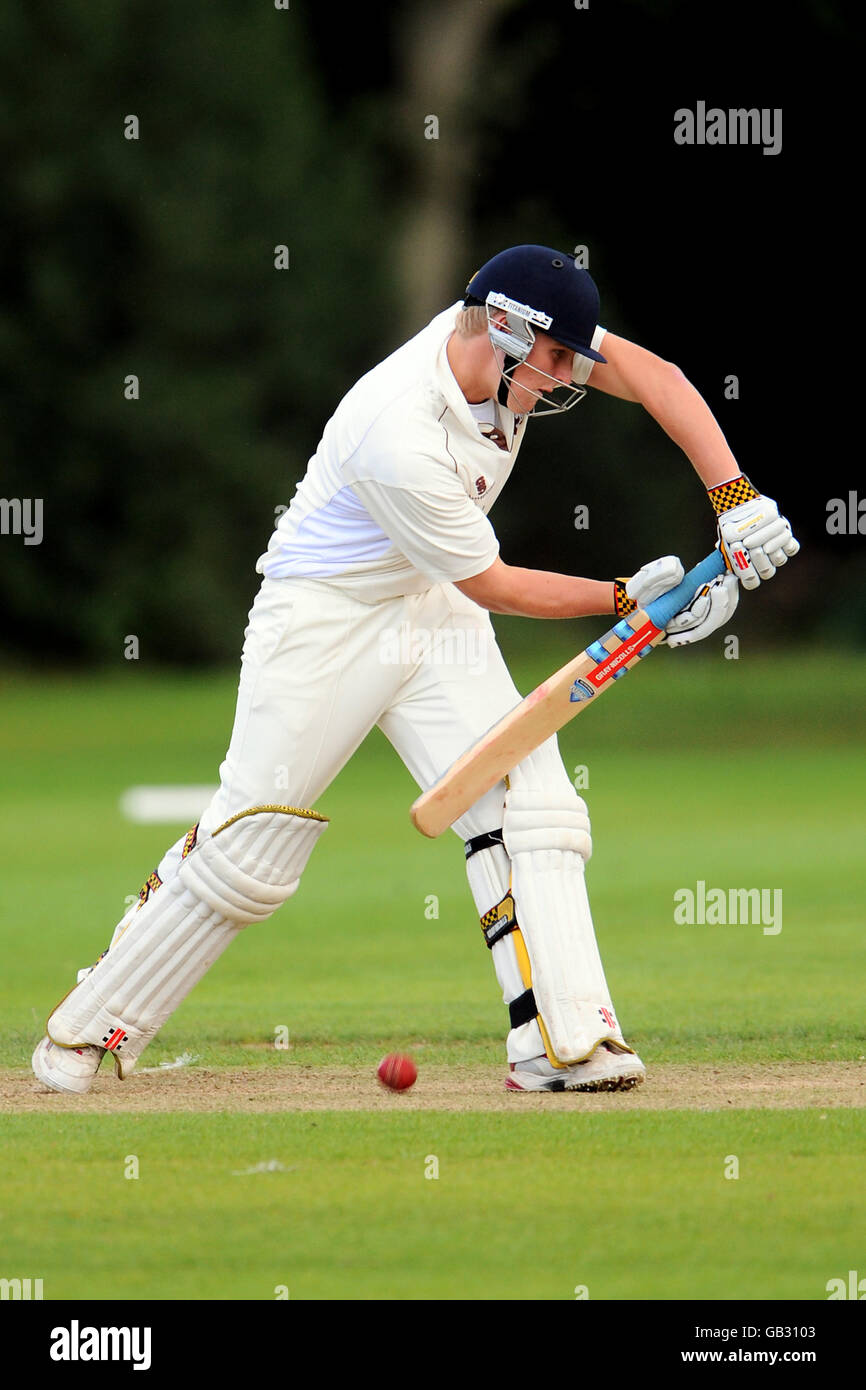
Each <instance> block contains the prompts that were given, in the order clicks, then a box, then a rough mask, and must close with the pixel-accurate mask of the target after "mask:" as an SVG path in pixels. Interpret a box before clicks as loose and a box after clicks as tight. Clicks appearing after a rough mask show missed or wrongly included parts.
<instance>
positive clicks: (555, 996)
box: [502, 778, 631, 1064]
mask: <svg viewBox="0 0 866 1390" xmlns="http://www.w3.org/2000/svg"><path fill="white" fill-rule="evenodd" d="M515 782H517V785H515ZM502 828H503V839H504V843H505V848H506V850H507V851H508V855H509V858H510V859H511V865H512V881H511V888H512V893H513V896H514V902H515V909H516V915H517V920H518V923H519V927H520V932H521V934H522V937H523V941H524V944H525V946H526V952H527V955H528V957H529V962H530V966H531V974H532V994H533V995H534V1003H535V1006H536V1008H537V1012H538V1016H539V1018H540V1020H541V1024H542V1025H543V1029H542V1032H544V1031H546V1033H547V1038H548V1040H549V1048H547V1049H546V1050H547V1051H548V1055H550V1052H552V1053H553V1056H552V1057H551V1060H552V1061H555V1062H560V1063H563V1064H570V1063H573V1062H579V1061H582V1060H583V1059H584V1058H585V1057H588V1056H589V1055H590V1053H592V1051H593V1050H594V1049H595V1048H596V1047H597V1046H598V1044H599V1043H600V1042H602V1041H604V1040H609V1041H611V1042H614V1043H616V1044H617V1046H619V1047H621V1048H622V1049H623V1050H624V1051H628V1052H630V1051H631V1048H629V1047H628V1046H627V1044H626V1043H625V1041H624V1039H623V1036H622V1033H621V1031H620V1028H619V1024H618V1023H617V1020H616V1015H615V1013H614V1009H613V1004H612V1003H611V998H610V992H609V990H608V987H607V982H606V980H605V976H604V970H603V968H602V964H601V957H600V955H599V952H598V945H597V943H596V939H595V929H594V927H593V922H592V916H591V913H590V909H589V900H588V898H587V893H586V882H585V877H584V870H585V859H586V858H588V856H589V852H590V850H591V842H590V840H589V820H588V817H587V814H586V806H585V804H584V802H583V801H582V799H581V798H580V797H579V796H578V795H577V793H576V792H575V791H574V789H573V788H571V787H570V785H569V786H568V787H564V786H562V784H560V785H558V786H557V787H556V788H555V789H553V790H537V789H534V788H532V787H527V786H526V785H525V784H524V779H522V778H521V779H518V778H513V779H512V785H511V787H510V789H509V791H508V793H507V795H506V799H505V815H504V817H503V822H502Z"/></svg>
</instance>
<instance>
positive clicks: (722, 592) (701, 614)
mask: <svg viewBox="0 0 866 1390" xmlns="http://www.w3.org/2000/svg"><path fill="white" fill-rule="evenodd" d="M739 601H740V583H739V580H738V579H737V578H736V576H735V575H733V574H722V575H720V576H719V578H718V579H714V580H713V582H712V583H711V584H707V585H706V586H705V588H703V589H701V590H700V591H699V592H698V593H697V594H695V597H694V598H693V599H692V601H691V603H690V604H689V605H688V606H687V607H686V608H684V609H683V610H682V612H681V613H678V614H677V615H676V617H675V618H672V619H671V621H670V622H669V623H668V625H667V627H666V628H665V634H666V639H667V644H668V646H669V647H685V646H688V644H689V643H691V642H700V641H702V640H703V638H704V637H709V635H710V633H711V632H715V631H716V629H717V628H720V627H722V626H723V625H724V624H725V623H727V622H728V621H729V620H730V619H731V617H732V616H733V614H734V612H735V610H736V607H737V604H738V603H739Z"/></svg>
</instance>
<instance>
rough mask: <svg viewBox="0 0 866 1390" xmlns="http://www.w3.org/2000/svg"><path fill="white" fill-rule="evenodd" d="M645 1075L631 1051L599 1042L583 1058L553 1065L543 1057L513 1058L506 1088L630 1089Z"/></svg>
mask: <svg viewBox="0 0 866 1390" xmlns="http://www.w3.org/2000/svg"><path fill="white" fill-rule="evenodd" d="M645 1076H646V1067H645V1066H644V1064H643V1062H642V1061H641V1059H640V1058H639V1057H638V1056H637V1055H636V1053H634V1052H620V1051H619V1050H618V1049H617V1048H615V1047H611V1045H610V1043H606V1042H603V1043H599V1045H598V1047H597V1048H596V1049H595V1051H594V1052H593V1053H591V1054H590V1056H589V1057H587V1059H586V1061H584V1062H575V1063H574V1064H573V1065H572V1066H570V1067H555V1066H553V1064H552V1063H551V1062H549V1061H548V1060H547V1058H546V1057H535V1058H534V1059H533V1060H532V1061H531V1062H512V1063H511V1070H510V1072H509V1074H508V1079H507V1080H506V1082H505V1089H506V1090H507V1091H630V1090H632V1089H633V1088H634V1087H635V1086H639V1085H640V1084H641V1082H642V1081H643V1079H644V1077H645Z"/></svg>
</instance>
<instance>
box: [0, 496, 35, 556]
mask: <svg viewBox="0 0 866 1390" xmlns="http://www.w3.org/2000/svg"><path fill="white" fill-rule="evenodd" d="M0 536H23V537H24V544H25V545H41V544H42V498H41V497H0Z"/></svg>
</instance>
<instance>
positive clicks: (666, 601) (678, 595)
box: [644, 550, 727, 628]
mask: <svg viewBox="0 0 866 1390" xmlns="http://www.w3.org/2000/svg"><path fill="white" fill-rule="evenodd" d="M726 569H727V565H726V564H725V562H724V560H723V559H722V553H721V551H720V550H711V551H710V553H709V555H708V556H707V557H706V559H705V560H701V562H700V564H699V565H695V567H694V569H691V570H689V572H688V574H687V575H686V576H685V578H684V579H683V580H682V581H681V583H679V584H678V585H677V586H676V588H675V589H668V591H667V593H666V594H662V595H661V596H660V597H659V598H654V599H653V601H652V603H648V604H647V606H646V609H645V610H644V611H645V612H646V614H647V616H648V617H649V619H650V621H651V622H653V623H655V625H656V627H662V628H663V627H667V625H668V623H669V622H670V620H671V618H673V617H675V616H676V614H677V613H679V612H680V610H681V609H683V608H685V607H686V605H687V604H689V603H691V601H692V599H693V598H694V596H695V594H696V593H697V592H698V589H700V588H702V587H703V585H704V584H709V583H710V582H711V580H713V579H717V578H718V577H719V575H720V574H724V572H725V570H726Z"/></svg>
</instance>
